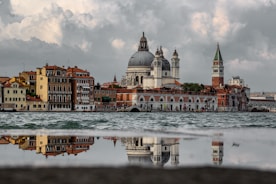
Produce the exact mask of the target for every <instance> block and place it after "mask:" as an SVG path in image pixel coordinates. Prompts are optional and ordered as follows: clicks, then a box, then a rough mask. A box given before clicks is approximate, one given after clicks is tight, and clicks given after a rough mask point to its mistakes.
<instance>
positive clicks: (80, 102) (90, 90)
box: [67, 66, 94, 111]
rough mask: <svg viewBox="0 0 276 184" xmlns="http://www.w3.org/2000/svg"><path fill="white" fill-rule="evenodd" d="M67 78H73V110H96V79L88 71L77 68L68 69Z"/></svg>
mask: <svg viewBox="0 0 276 184" xmlns="http://www.w3.org/2000/svg"><path fill="white" fill-rule="evenodd" d="M67 76H68V77H70V78H71V85H72V109H73V110H74V111H93V110H94V77H92V76H90V73H89V72H88V71H87V70H83V69H80V68H78V67H77V66H75V67H73V68H71V67H69V68H68V69H67Z"/></svg>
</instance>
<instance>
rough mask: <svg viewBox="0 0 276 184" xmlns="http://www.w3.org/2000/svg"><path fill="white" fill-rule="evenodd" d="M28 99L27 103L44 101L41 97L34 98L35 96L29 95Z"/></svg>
mask: <svg viewBox="0 0 276 184" xmlns="http://www.w3.org/2000/svg"><path fill="white" fill-rule="evenodd" d="M26 99H27V101H36V102H41V101H42V100H41V99H40V98H39V97H34V96H30V95H27V97H26Z"/></svg>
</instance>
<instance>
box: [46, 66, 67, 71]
mask: <svg viewBox="0 0 276 184" xmlns="http://www.w3.org/2000/svg"><path fill="white" fill-rule="evenodd" d="M45 68H46V70H66V69H65V68H62V67H59V66H56V65H53V66H49V65H46V66H45Z"/></svg>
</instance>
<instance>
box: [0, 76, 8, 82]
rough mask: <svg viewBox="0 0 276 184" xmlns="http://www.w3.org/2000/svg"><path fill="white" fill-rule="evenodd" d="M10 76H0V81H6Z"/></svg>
mask: <svg viewBox="0 0 276 184" xmlns="http://www.w3.org/2000/svg"><path fill="white" fill-rule="evenodd" d="M9 79H10V78H9V77H0V83H4V82H6V81H8V80H9Z"/></svg>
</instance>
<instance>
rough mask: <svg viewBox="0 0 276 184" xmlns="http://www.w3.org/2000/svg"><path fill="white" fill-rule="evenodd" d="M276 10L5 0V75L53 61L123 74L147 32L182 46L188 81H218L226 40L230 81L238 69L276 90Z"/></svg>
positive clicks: (250, 81)
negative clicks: (216, 64) (217, 60)
mask: <svg viewBox="0 0 276 184" xmlns="http://www.w3.org/2000/svg"><path fill="white" fill-rule="evenodd" d="M30 4H32V6H29V5H30ZM275 9H276V1H273V0H271V1H268V0H251V1H242V2H240V1H238V0H234V1H231V2H227V1H224V0H212V1H208V2H190V1H187V0H186V1H177V0H173V1H163V0H159V1H157V2H148V1H122V0H115V1H98V0H83V1H79V2H78V3H77V4H76V3H74V1H71V0H66V1H65V0H59V1H54V0H50V1H47V2H45V1H42V0H36V1H29V0H26V1H18V0H10V1H8V0H7V1H0V30H1V31H0V56H1V57H0V63H1V67H0V76H9V77H12V76H16V75H18V73H19V72H22V71H23V70H27V71H28V70H33V71H35V69H36V68H37V67H42V66H44V65H45V64H46V63H49V65H58V66H65V67H66V68H67V67H68V66H71V67H72V66H75V65H77V66H79V67H80V68H83V69H87V70H88V71H89V72H90V74H91V75H92V76H93V77H95V82H96V83H97V82H100V83H104V82H107V81H112V80H113V77H114V75H116V76H117V80H118V81H120V80H121V78H122V76H123V75H125V72H126V69H127V64H128V61H129V59H130V57H131V55H132V54H133V53H134V52H135V51H136V50H137V48H138V44H139V38H140V37H141V34H142V32H145V36H146V38H147V39H148V42H149V49H150V51H151V52H152V53H154V52H155V50H156V48H157V47H160V46H162V48H163V50H164V55H165V57H166V58H167V59H168V60H170V57H171V55H172V53H173V51H174V49H176V50H177V51H178V54H179V58H180V66H181V71H180V82H181V83H185V82H196V83H202V84H206V85H210V84H211V74H212V61H213V58H214V55H215V51H216V44H217V42H219V44H220V48H221V52H222V57H223V60H224V66H225V76H224V80H225V83H227V82H228V80H229V79H230V78H231V77H232V76H237V75H238V76H240V77H241V78H242V79H244V80H245V83H246V84H247V85H248V87H250V88H251V91H252V92H255V91H259V92H262V91H275V86H274V85H273V84H274V83H273V82H270V81H271V78H274V77H276V74H275V72H274V70H275V68H276V63H275V62H274V60H275V59H276V54H275V53H276V52H275V51H276V39H275V37H274V34H273V32H274V31H273V29H274V27H273V25H272V24H271V22H270V21H269V20H270V19H271V17H273V16H274V15H275V14H276V11H275ZM106 10H108V11H106Z"/></svg>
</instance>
